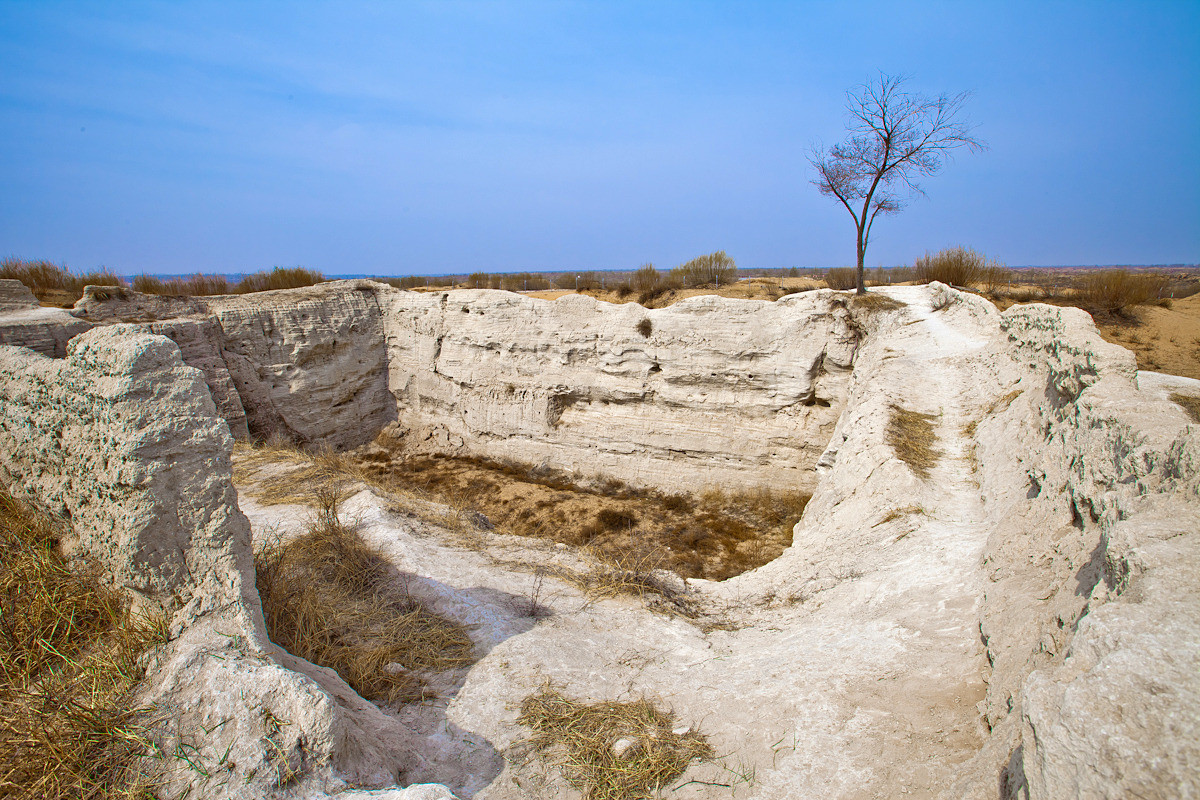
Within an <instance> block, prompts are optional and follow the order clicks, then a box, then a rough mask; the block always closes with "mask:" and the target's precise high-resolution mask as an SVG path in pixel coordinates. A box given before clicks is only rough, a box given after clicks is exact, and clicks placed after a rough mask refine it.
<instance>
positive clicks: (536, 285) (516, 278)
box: [500, 272, 550, 292]
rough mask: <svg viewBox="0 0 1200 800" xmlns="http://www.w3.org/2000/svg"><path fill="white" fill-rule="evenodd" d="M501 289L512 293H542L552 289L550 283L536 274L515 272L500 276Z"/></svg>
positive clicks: (544, 277)
mask: <svg viewBox="0 0 1200 800" xmlns="http://www.w3.org/2000/svg"><path fill="white" fill-rule="evenodd" d="M500 288H501V289H505V290H507V291H510V292H525V291H529V292H540V291H542V290H543V289H549V288H550V281H549V279H548V278H546V276H545V275H539V274H537V273H535V272H514V273H510V274H508V275H502V276H500Z"/></svg>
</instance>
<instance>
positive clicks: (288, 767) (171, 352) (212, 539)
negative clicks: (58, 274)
mask: <svg viewBox="0 0 1200 800" xmlns="http://www.w3.org/2000/svg"><path fill="white" fill-rule="evenodd" d="M231 447H232V438H231V437H230V434H229V429H228V426H227V425H226V423H225V422H224V420H222V419H221V418H220V417H219V416H217V413H216V408H215V407H214V405H213V402H212V399H211V397H210V395H209V392H208V390H207V388H206V386H205V384H204V382H203V379H202V376H201V373H200V372H199V371H198V370H196V369H194V368H192V367H188V366H186V365H185V364H184V363H183V361H182V360H181V358H180V354H179V350H178V348H177V347H176V346H175V345H174V344H173V343H172V342H171V341H169V340H168V339H166V338H164V337H161V336H154V335H150V334H148V333H146V332H145V331H144V330H141V329H140V328H138V327H137V326H133V325H116V326H110V327H105V328H101V329H97V330H93V331H90V332H88V333H86V334H84V335H81V336H79V337H77V338H75V339H73V340H72V341H71V343H70V345H69V347H68V353H67V355H66V357H65V358H63V359H57V360H52V359H49V358H46V357H44V356H41V355H38V354H34V353H31V352H30V351H29V350H27V349H22V348H14V347H0V483H3V485H4V486H5V487H6V488H7V489H8V490H9V491H10V492H12V493H13V494H15V495H17V496H19V497H21V498H22V499H24V500H26V501H27V502H30V503H31V504H32V505H34V506H36V507H38V508H41V509H42V510H44V511H46V512H48V513H50V514H51V515H53V516H54V517H56V518H57V519H58V520H60V522H61V524H63V525H64V526H69V529H70V530H71V531H73V532H74V534H75V538H74V541H72V542H71V543H70V547H69V550H70V552H71V553H72V555H73V556H74V557H76V558H86V559H90V560H95V561H99V562H101V563H102V564H104V566H105V568H106V573H107V574H108V575H109V576H110V577H111V579H112V580H113V582H114V583H115V584H116V585H118V586H120V587H121V588H123V589H124V590H126V591H127V592H129V593H131V594H132V595H133V596H134V597H135V598H136V599H137V600H138V601H139V602H140V604H141V605H142V606H143V607H148V608H151V609H153V608H158V609H161V610H163V611H165V612H166V613H167V614H169V615H171V625H170V630H171V633H172V641H171V642H170V643H169V644H167V645H166V646H165V647H164V648H162V649H161V650H160V651H159V652H158V653H157V655H156V656H155V663H154V664H152V665H151V668H150V670H149V674H148V677H147V682H146V685H145V687H144V689H143V694H142V697H141V698H139V699H140V701H142V702H146V703H152V704H154V705H155V706H156V708H157V709H158V711H159V715H160V717H161V723H160V725H159V728H158V730H157V735H158V737H159V739H160V741H161V744H162V746H163V749H164V751H165V752H178V753H185V754H187V756H188V757H187V758H186V759H177V760H175V761H171V760H168V761H167V762H166V763H165V764H164V768H165V769H166V770H167V774H166V775H165V778H166V780H167V787H168V789H170V790H178V791H183V790H185V789H187V790H188V791H191V792H193V793H198V796H203V797H212V798H244V797H274V796H285V795H286V796H288V797H296V796H305V797H324V796H325V793H326V791H331V790H340V789H343V788H344V787H345V786H346V781H352V782H353V783H355V784H357V785H367V786H371V785H375V786H387V785H392V784H393V783H394V781H395V780H396V779H397V777H398V776H400V775H402V774H403V773H404V772H406V771H407V770H409V769H411V768H412V767H413V766H415V765H416V764H417V763H419V759H415V760H414V758H413V757H410V756H409V755H408V748H406V747H405V743H406V739H405V731H404V730H403V729H401V728H400V727H399V725H398V724H397V723H396V722H395V721H394V720H392V719H389V718H388V717H385V716H384V715H383V714H382V712H380V711H379V709H378V708H376V707H375V706H373V705H371V704H370V703H367V702H366V701H364V700H362V698H360V697H358V696H357V695H356V694H355V693H354V692H353V691H352V690H350V688H349V687H348V686H346V684H345V683H344V682H343V681H342V680H341V679H340V678H339V677H337V675H335V674H334V673H332V672H331V671H329V670H323V669H320V668H318V667H314V666H313V665H311V664H308V663H307V662H303V661H300V660H299V659H296V658H295V657H293V656H291V655H290V654H288V653H286V652H284V651H282V650H280V649H279V648H277V647H275V646H274V645H273V644H271V642H270V641H269V640H268V638H267V635H266V631H265V629H264V625H263V620H262V609H261V606H260V604H259V600H258V595H257V593H256V592H255V589H254V567H253V563H252V555H251V550H250V530H249V525H248V523H247V520H246V517H245V516H244V515H243V514H242V513H241V511H240V510H239V509H238V506H237V497H236V492H235V490H234V488H233V483H232V474H231V466H230V451H231ZM202 731H206V732H207V733H202ZM192 765H198V766H199V769H198V770H196V769H194V768H193V766H192ZM297 776H302V777H303V779H304V780H303V782H302V784H303V785H302V786H301V787H300V789H301V791H300V793H299V794H297V792H296V788H295V787H294V786H292V784H294V783H295V779H296V778H297ZM344 796H346V797H353V796H354V794H353V793H348V794H345V795H344ZM397 796H399V797H404V796H408V795H404V794H400V795H397ZM414 796H420V795H414ZM434 796H437V795H434Z"/></svg>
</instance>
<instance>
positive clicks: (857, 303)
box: [850, 292, 904, 311]
mask: <svg viewBox="0 0 1200 800" xmlns="http://www.w3.org/2000/svg"><path fill="white" fill-rule="evenodd" d="M850 307H851V308H861V309H864V310H866V311H895V310H897V309H901V308H904V303H901V302H900V301H899V300H897V299H895V298H894V297H888V296H887V295H886V294H879V293H878V292H869V293H867V294H856V295H855V296H854V297H852V298H851V299H850Z"/></svg>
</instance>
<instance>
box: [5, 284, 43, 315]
mask: <svg viewBox="0 0 1200 800" xmlns="http://www.w3.org/2000/svg"><path fill="white" fill-rule="evenodd" d="M39 305H40V303H38V300H37V298H36V297H34V295H33V292H32V291H30V289H29V287H28V286H26V285H25V284H23V283H21V282H20V281H18V280H13V279H12V278H3V279H0V311H25V310H27V309H30V308H37V307H38V306H39Z"/></svg>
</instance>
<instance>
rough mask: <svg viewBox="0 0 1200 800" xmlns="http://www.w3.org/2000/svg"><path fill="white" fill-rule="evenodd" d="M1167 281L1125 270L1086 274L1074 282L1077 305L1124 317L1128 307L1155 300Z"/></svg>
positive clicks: (1163, 278)
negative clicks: (1077, 295)
mask: <svg viewBox="0 0 1200 800" xmlns="http://www.w3.org/2000/svg"><path fill="white" fill-rule="evenodd" d="M1166 284H1167V278H1166V277H1164V276H1162V275H1153V274H1141V273H1136V272H1130V271H1129V270H1127V269H1102V270H1096V271H1094V272H1088V273H1086V274H1085V275H1083V276H1082V277H1081V278H1079V280H1078V281H1077V282H1076V287H1077V289H1078V291H1079V303H1080V305H1082V306H1083V307H1084V308H1086V309H1088V310H1089V311H1093V312H1097V311H1099V312H1107V313H1109V314H1118V315H1120V314H1124V313H1126V312H1127V311H1128V310H1129V309H1130V308H1131V307H1133V306H1138V305H1145V304H1147V303H1151V302H1154V301H1156V300H1158V296H1159V294H1160V293H1161V291H1162V289H1163V287H1165V286H1166Z"/></svg>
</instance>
